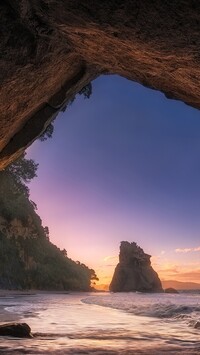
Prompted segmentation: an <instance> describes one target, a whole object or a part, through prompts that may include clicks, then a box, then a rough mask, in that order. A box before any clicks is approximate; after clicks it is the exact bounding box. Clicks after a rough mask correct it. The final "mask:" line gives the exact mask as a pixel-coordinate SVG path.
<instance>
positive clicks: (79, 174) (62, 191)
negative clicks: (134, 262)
mask: <svg viewBox="0 0 200 355" xmlns="http://www.w3.org/2000/svg"><path fill="white" fill-rule="evenodd" d="M29 157H32V158H34V159H35V160H36V161H37V162H38V163H39V169H38V178H37V179H35V180H34V181H33V182H32V183H31V184H30V188H31V199H32V200H33V201H35V202H36V203H37V205H38V213H39V215H40V216H41V218H42V220H43V224H44V225H48V226H49V229H50V236H51V241H52V242H53V243H55V244H57V245H58V246H59V247H61V248H65V249H66V250H67V251H68V255H69V256H70V257H71V258H73V259H75V260H80V261H82V262H85V263H86V264H87V265H89V266H91V267H93V268H95V270H96V271H97V273H98V274H99V276H100V277H101V282H106V280H108V279H109V277H110V275H111V274H112V271H113V267H114V265H115V264H116V263H117V255H118V251H119V243H120V241H121V240H128V241H135V242H137V243H138V244H139V245H140V246H141V247H142V248H144V250H145V251H146V252H147V253H149V254H151V255H153V259H152V261H153V264H154V267H155V268H156V269H157V271H158V272H159V274H161V277H163V278H176V279H177V280H183V279H184V280H187V279H188V278H189V279H190V280H193V281H198V280H199V282H200V261H199V260H200V250H198V249H197V248H198V247H199V246H200V113H199V111H197V110H195V109H192V108H190V107H189V106H186V105H185V104H183V103H181V102H177V101H174V100H168V99H166V98H165V97H164V95H163V94H161V93H159V92H156V91H153V90H150V89H146V88H144V87H142V86H140V85H138V84H135V83H133V82H130V81H127V80H125V79H123V78H120V77H117V76H106V77H101V78H99V79H97V80H96V81H95V82H93V94H92V96H91V98H90V99H89V100H86V99H83V98H82V97H77V99H76V100H75V102H74V103H73V104H72V106H71V107H69V109H67V110H66V111H65V113H61V114H60V115H59V117H58V119H57V120H56V122H55V132H54V135H53V138H52V139H49V140H48V141H46V142H43V143H41V142H39V141H37V142H36V143H34V145H33V146H32V147H31V148H30V149H29ZM176 249H179V250H178V251H175V250H176ZM180 249H181V250H180ZM183 249H184V250H183ZM186 249H188V250H186ZM194 249H196V250H194ZM187 272H192V273H193V275H194V277H191V275H190V277H189V276H187V275H185V274H186V273H187ZM184 275H185V276H184Z"/></svg>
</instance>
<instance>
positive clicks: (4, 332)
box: [0, 323, 32, 338]
mask: <svg viewBox="0 0 200 355" xmlns="http://www.w3.org/2000/svg"><path fill="white" fill-rule="evenodd" d="M0 336H11V337H16V338H32V335H31V328H30V327H29V325H28V324H26V323H7V324H1V325H0Z"/></svg>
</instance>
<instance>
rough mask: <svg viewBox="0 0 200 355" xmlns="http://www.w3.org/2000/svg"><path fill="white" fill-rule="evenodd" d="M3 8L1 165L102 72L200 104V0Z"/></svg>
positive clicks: (29, 2)
mask: <svg viewBox="0 0 200 355" xmlns="http://www.w3.org/2000/svg"><path fill="white" fill-rule="evenodd" d="M0 13H1V17H0V30H1V41H0V85H1V91H0V108H1V111H0V112H1V113H0V168H1V169H2V168H4V167H5V166H6V165H7V164H9V163H10V162H11V161H13V160H14V159H15V158H17V157H18V156H19V155H20V154H21V153H22V152H23V151H24V149H25V148H27V147H28V146H29V145H30V144H31V143H32V142H33V141H34V140H35V139H36V138H37V137H38V136H39V135H40V134H41V132H43V131H44V130H45V128H46V127H47V125H48V124H49V123H50V122H51V120H52V119H53V118H54V117H55V116H56V114H57V113H58V111H59V110H60V109H61V108H62V107H63V105H64V104H65V103H66V102H67V101H68V100H69V99H70V98H71V97H73V96H74V95H75V94H76V93H77V92H78V91H80V89H81V88H82V87H83V86H85V85H86V84H87V83H88V82H90V81H91V80H93V79H95V78H96V77H98V76H99V75H101V74H103V73H107V74H119V75H121V76H123V77H126V78H128V79H130V80H133V81H136V82H138V83H141V84H143V85H145V86H147V87H150V88H152V89H156V90H160V91H162V92H163V93H164V94H165V95H166V96H167V97H168V98H174V99H177V100H181V101H183V102H185V103H187V104H188V105H191V106H193V107H195V108H200V81H199V78H200V55H199V53H200V2H199V1H197V0H194V1H193V0H190V1H188V0H179V1H170V0H151V1H150V0H148V1H147V0H140V1H139V0H138V1H136V0H106V1H103V0H102V1H99V0H93V1H92V0H85V1H81V0H73V1H71V0H2V1H1V2H0Z"/></svg>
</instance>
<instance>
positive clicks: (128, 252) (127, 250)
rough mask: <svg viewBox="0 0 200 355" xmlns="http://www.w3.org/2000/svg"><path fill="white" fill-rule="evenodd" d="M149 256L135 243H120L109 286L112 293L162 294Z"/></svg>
mask: <svg viewBox="0 0 200 355" xmlns="http://www.w3.org/2000/svg"><path fill="white" fill-rule="evenodd" d="M150 258H151V256H150V255H148V254H145V253H144V251H143V249H142V248H140V247H139V246H138V245H137V244H136V243H134V242H133V243H129V242H121V245H120V254H119V264H118V265H117V266H116V268H115V272H114V275H113V278H112V281H111V284H110V291H113V292H129V291H140V292H162V291H163V289H162V285H161V281H160V279H159V277H158V274H157V273H156V272H155V271H154V270H153V268H152V266H151V261H150Z"/></svg>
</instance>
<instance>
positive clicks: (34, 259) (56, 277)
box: [0, 171, 96, 291]
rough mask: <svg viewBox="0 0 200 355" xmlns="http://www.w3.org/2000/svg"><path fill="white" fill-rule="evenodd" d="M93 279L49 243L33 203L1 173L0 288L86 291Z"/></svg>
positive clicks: (63, 251)
mask: <svg viewBox="0 0 200 355" xmlns="http://www.w3.org/2000/svg"><path fill="white" fill-rule="evenodd" d="M95 278H96V275H95V272H94V270H92V269H89V268H88V267H87V266H86V265H84V264H81V263H80V262H75V261H73V260H71V259H70V258H69V257H68V256H67V252H66V250H60V249H59V248H57V247H56V246H55V245H54V244H52V243H51V242H50V240H49V231H48V228H47V227H43V226H42V221H41V219H40V217H39V216H38V214H37V213H36V211H35V204H34V203H33V202H31V201H29V199H28V196H27V195H26V194H24V193H22V192H21V191H19V190H16V185H14V180H11V179H9V175H8V173H6V172H5V171H4V172H0V288H1V289H39V290H76V291H89V290H91V287H90V282H91V279H95Z"/></svg>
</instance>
